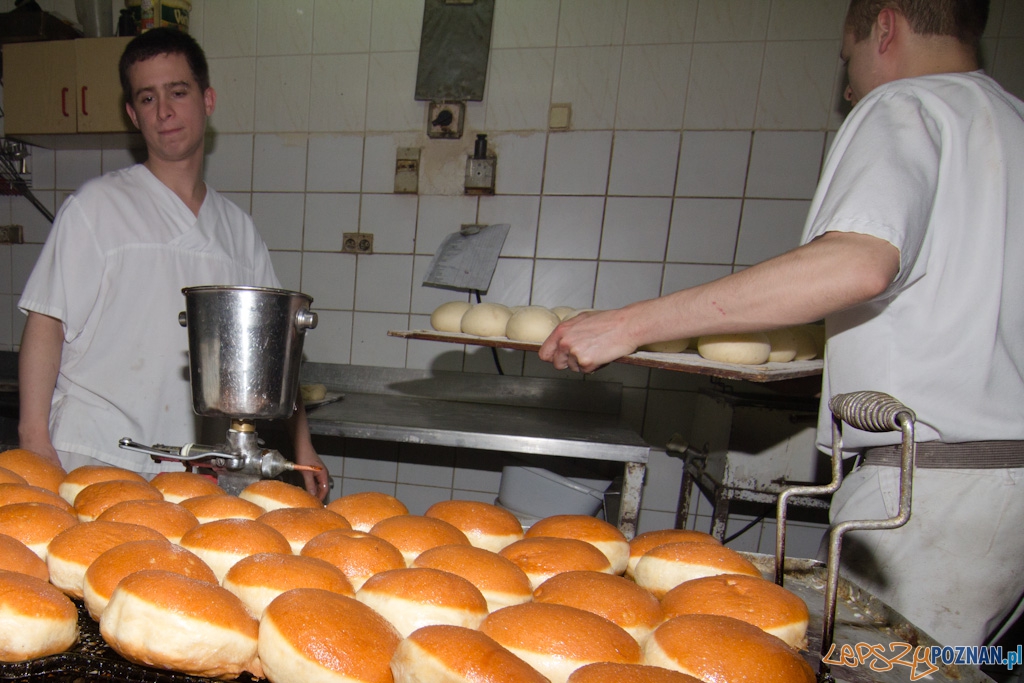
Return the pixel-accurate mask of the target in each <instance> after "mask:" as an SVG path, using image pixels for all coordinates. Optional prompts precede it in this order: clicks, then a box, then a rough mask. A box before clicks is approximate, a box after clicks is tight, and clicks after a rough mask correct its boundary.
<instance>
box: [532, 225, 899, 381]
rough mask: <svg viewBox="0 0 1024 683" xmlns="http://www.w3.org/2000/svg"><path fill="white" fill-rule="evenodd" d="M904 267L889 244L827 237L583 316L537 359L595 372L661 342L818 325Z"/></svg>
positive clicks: (875, 291) (565, 326)
mask: <svg viewBox="0 0 1024 683" xmlns="http://www.w3.org/2000/svg"><path fill="white" fill-rule="evenodd" d="M899 268H900V258H899V250H898V249H897V248H896V247H894V246H893V245H892V244H890V243H888V242H886V241H885V240H882V239H879V238H877V237H872V236H870V235H862V234H858V233H845V232H829V233H826V234H824V235H822V236H821V237H819V238H817V239H815V240H814V241H812V242H810V243H808V244H805V245H803V246H801V247H798V248H796V249H794V250H792V251H789V252H787V253H785V254H782V255H780V256H777V257H775V258H773V259H769V260H768V261H764V262H763V263H759V264H757V265H756V266H752V267H750V268H747V269H745V270H742V271H740V272H738V273H734V274H732V275H729V276H727V277H724V278H722V279H720V280H716V281H714V282H710V283H708V284H705V285H700V286H697V287H692V288H689V289H684V290H681V291H679V292H675V293H673V294H667V295H665V296H662V297H659V298H657V299H649V300H647V301H639V302H637V303H634V304H630V305H628V306H625V307H623V308H619V309H616V310H612V311H602V312H599V313H583V314H580V315H578V316H576V317H575V318H571V319H569V320H567V321H565V322H564V323H562V324H561V325H559V326H558V327H557V328H556V329H555V331H554V332H552V333H551V336H550V337H548V339H547V340H546V341H545V342H544V344H543V345H542V346H541V348H540V352H539V355H540V358H541V360H545V361H548V362H550V363H552V364H553V365H554V366H555V367H556V368H558V369H560V370H561V369H565V368H567V367H568V368H571V369H572V370H576V371H579V372H593V371H594V370H596V369H598V368H599V367H601V366H603V365H605V364H607V363H610V362H611V361H613V360H615V359H617V358H621V357H622V356H625V355H627V354H630V353H632V352H633V351H635V350H636V349H637V348H638V347H639V346H641V345H643V344H649V343H652V342H656V341H667V340H671V339H683V338H686V337H691V338H692V337H697V336H701V335H706V334H725V333H731V332H761V331H765V330H770V329H775V328H779V327H788V326H790V325H798V324H802V323H807V322H812V321H815V320H820V319H821V318H823V317H825V316H826V315H828V314H830V313H834V312H836V311H841V310H843V309H845V308H849V307H850V306H853V305H856V304H859V303H863V302H865V301H868V300H870V299H872V298H874V297H876V296H878V295H879V294H881V293H882V292H883V291H885V288H886V287H888V286H889V284H890V283H891V282H892V281H893V279H894V278H895V277H896V275H897V274H898V273H899Z"/></svg>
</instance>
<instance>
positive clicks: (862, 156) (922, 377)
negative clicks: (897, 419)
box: [804, 71, 1024, 645]
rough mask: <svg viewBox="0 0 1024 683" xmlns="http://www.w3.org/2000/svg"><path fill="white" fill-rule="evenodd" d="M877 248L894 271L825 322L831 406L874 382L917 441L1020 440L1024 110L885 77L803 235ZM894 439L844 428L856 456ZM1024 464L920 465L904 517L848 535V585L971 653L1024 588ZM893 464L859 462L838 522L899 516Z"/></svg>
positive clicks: (856, 115) (851, 119) (855, 113)
mask: <svg viewBox="0 0 1024 683" xmlns="http://www.w3.org/2000/svg"><path fill="white" fill-rule="evenodd" d="M827 231H841V232H854V233H864V234H868V235H873V236H876V237H879V238H881V239H884V240H886V241H888V242H890V243H892V244H893V245H895V246H896V247H897V248H899V250H900V272H899V275H898V276H897V278H896V280H895V282H893V283H892V285H890V287H889V288H888V289H887V290H886V291H885V292H884V293H883V294H882V295H880V296H879V297H877V298H876V299H874V300H872V301H869V302H867V303H864V304H862V305H859V306H855V307H853V308H851V309H849V310H846V311H841V312H839V313H836V314H834V315H832V316H829V317H828V319H827V320H826V328H827V334H828V352H827V354H826V358H825V372H824V377H823V388H822V397H823V400H822V410H821V415H820V419H819V429H818V441H819V446H820V447H822V448H823V449H824V450H826V451H828V450H830V446H831V440H832V436H831V414H830V413H829V411H828V407H827V398H828V397H831V396H834V395H836V394H843V393H849V392H853V391H861V390H871V391H881V392H884V393H887V394H890V395H891V396H893V397H894V398H896V399H897V400H899V401H901V402H902V403H903V404H904V405H906V406H907V407H909V408H910V409H911V410H913V411H914V412H915V413H916V415H917V422H916V424H917V437H916V438H917V441H919V442H922V441H941V442H945V443H960V442H968V441H984V440H1024V301H1022V294H1024V103H1022V102H1021V101H1020V100H1018V99H1016V98H1014V97H1013V96H1011V95H1009V94H1007V93H1006V91H1005V90H1003V89H1002V88H1001V87H1000V86H999V85H998V84H996V83H995V81H993V80H992V79H991V78H989V77H988V76H986V75H985V74H984V73H982V72H980V71H978V72H973V73H968V74H943V75H935V76H926V77H919V78H912V79H904V80H899V81H894V82H892V83H888V84H886V85H883V86H881V87H879V88H876V89H875V90H873V91H872V92H871V93H869V94H868V96H867V97H865V98H864V99H863V100H862V101H861V102H860V103H858V104H857V106H856V107H854V108H853V110H852V111H851V113H850V114H849V116H848V118H847V120H846V122H845V123H844V124H843V126H842V127H841V128H840V130H839V132H838V133H837V135H836V139H835V142H834V144H833V146H832V149H831V151H830V152H829V156H828V159H827V160H826V162H825V168H824V171H823V173H822V179H821V182H820V183H819V186H818V192H817V194H816V195H815V197H814V201H813V202H812V206H811V210H810V213H809V216H808V220H807V224H806V227H805V233H804V235H805V236H804V241H805V242H806V241H810V240H811V239H812V238H814V237H816V236H819V235H821V234H822V233H824V232H827ZM900 438H901V436H900V434H899V433H898V432H886V433H880V434H879V433H867V432H862V431H858V430H855V429H853V428H851V427H849V426H848V425H844V436H843V442H844V446H845V447H847V448H851V449H858V448H864V447H869V446H878V445H885V444H893V443H899V442H900ZM1022 470H1024V468H1016V469H990V470H977V469H974V470H968V469H964V470H961V469H954V470H950V469H945V470H939V469H921V468H919V469H918V470H917V472H916V475H915V480H914V487H913V502H912V507H911V510H912V512H911V519H910V521H909V523H908V524H907V525H906V526H904V527H902V528H901V529H899V530H887V531H875V532H854V533H851V534H848V535H847V536H846V537H845V539H846V540H844V546H843V553H842V556H841V557H842V559H843V564H844V568H845V571H846V572H847V575H848V576H849V577H850V578H851V579H852V580H853V581H854V582H855V583H857V584H859V585H861V586H863V587H864V588H866V589H868V590H869V591H870V592H872V593H874V594H875V595H877V596H878V597H880V598H881V599H882V600H883V601H885V602H886V603H888V604H889V605H891V606H893V607H894V608H896V609H897V611H899V612H901V613H902V614H903V615H904V616H905V617H907V618H908V619H909V620H910V622H911V623H913V624H915V625H917V626H919V627H921V628H923V629H924V630H925V631H926V632H927V633H929V634H930V635H931V636H932V637H933V638H935V639H936V640H938V641H939V642H940V643H943V644H946V645H975V644H980V643H982V642H984V640H985V638H986V636H987V635H988V634H989V633H990V632H992V631H993V630H994V629H997V628H998V627H999V626H1000V623H1001V622H1002V621H1003V620H1005V619H1006V618H1007V616H1008V614H1009V613H1010V612H1012V610H1014V608H1015V607H1016V606H1017V605H1018V604H1019V603H1020V601H1021V596H1022V595H1024V572H1022V571H1021V567H1022V566H1024V534H1021V533H1020V531H1019V529H1020V528H1021V527H1022V525H1024V488H1022V484H1024V471H1022ZM897 477H898V471H897V468H895V467H884V466H881V467H880V466H865V467H862V468H860V469H859V470H858V471H856V472H855V473H853V474H852V476H850V477H849V478H848V479H847V480H846V481H845V482H844V484H843V486H842V488H841V489H840V490H839V492H838V493H836V495H835V496H834V497H833V503H832V513H831V514H832V519H833V522H839V521H843V520H848V519H879V518H884V517H889V516H892V515H894V514H895V512H896V503H897V485H896V481H897Z"/></svg>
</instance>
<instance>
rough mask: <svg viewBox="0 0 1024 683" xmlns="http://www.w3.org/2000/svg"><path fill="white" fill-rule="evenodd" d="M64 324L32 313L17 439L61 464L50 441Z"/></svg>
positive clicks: (21, 366) (21, 367)
mask: <svg viewBox="0 0 1024 683" xmlns="http://www.w3.org/2000/svg"><path fill="white" fill-rule="evenodd" d="M63 349H64V324H63V323H61V321H60V320H57V319H56V318H51V317H50V316H48V315H43V314H41V313H35V312H31V311H30V312H29V314H28V319H27V320H26V321H25V331H24V332H23V333H22V336H21V349H20V350H19V351H18V402H19V405H18V411H19V414H20V417H19V420H18V440H19V442H20V444H21V447H22V448H24V449H26V450H30V451H32V452H33V453H38V454H39V455H42V456H43V457H45V458H47V459H49V460H52V461H53V462H54V463H55V464H58V465H59V464H60V460H59V459H58V458H57V451H56V450H54V448H53V442H52V441H50V404H51V403H52V401H53V390H54V387H56V386H57V374H58V373H59V372H60V356H61V352H62V351H63Z"/></svg>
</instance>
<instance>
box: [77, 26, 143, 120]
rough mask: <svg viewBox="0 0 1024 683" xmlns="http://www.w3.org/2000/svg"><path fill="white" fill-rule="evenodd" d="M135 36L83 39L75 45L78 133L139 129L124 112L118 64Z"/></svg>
mask: <svg viewBox="0 0 1024 683" xmlns="http://www.w3.org/2000/svg"><path fill="white" fill-rule="evenodd" d="M130 40H131V38H130V37H128V38H80V39H78V40H75V41H72V42H74V44H75V64H76V65H75V71H76V76H77V81H78V90H77V94H76V97H77V104H78V132H80V133H107V132H124V131H131V130H135V128H134V126H132V123H131V120H130V119H129V118H128V115H127V114H126V113H125V111H124V97H123V96H122V95H121V79H120V76H118V72H117V64H118V61H119V60H120V59H121V53H122V52H124V46H125V45H127V44H128V41H130Z"/></svg>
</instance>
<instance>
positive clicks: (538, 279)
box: [0, 0, 1024, 554]
mask: <svg viewBox="0 0 1024 683" xmlns="http://www.w3.org/2000/svg"><path fill="white" fill-rule="evenodd" d="M40 4H41V5H42V6H43V8H44V9H47V10H50V11H58V12H61V13H63V14H64V15H65V16H69V17H73V16H74V5H73V3H72V2H71V1H70V0H40ZM13 5H14V0H0V11H10V10H11V9H12V8H13ZM423 6H424V3H423V0H294V1H292V0H256V1H253V0H194V2H193V10H192V16H191V27H192V29H191V30H192V33H193V35H195V36H196V37H197V39H198V40H200V42H201V43H202V44H203V46H204V47H205V49H206V52H207V56H208V57H209V60H210V66H211V74H212V80H213V85H214V87H215V88H216V90H217V92H218V101H217V109H216V112H215V113H214V115H213V117H212V120H211V122H210V134H209V137H208V139H209V144H208V147H207V162H206V177H207V180H208V182H209V183H210V184H211V186H213V187H215V188H217V189H218V190H219V191H221V192H223V193H225V195H226V196H227V197H228V198H229V199H230V200H231V201H234V202H235V203H237V204H238V205H239V206H241V207H243V208H244V209H246V210H247V211H250V212H251V213H252V214H253V215H254V218H255V220H256V222H257V226H258V228H259V229H260V231H261V233H262V234H263V235H264V237H265V239H266V240H267V242H268V244H269V245H270V247H271V249H272V250H273V251H272V258H273V261H274V264H275V268H276V269H277V271H278V274H279V278H280V279H281V281H282V284H283V285H284V286H286V287H290V288H296V289H301V290H302V291H305V292H307V293H309V294H310V295H312V296H313V297H314V308H315V309H316V310H317V311H318V315H319V325H318V327H317V328H316V330H313V331H311V332H310V334H308V335H307V338H306V342H305V354H306V356H307V358H309V359H310V360H313V361H320V362H331V363H355V364H362V365H379V366H387V367H403V366H405V367H417V368H435V369H445V370H459V369H462V370H465V371H467V372H481V373H488V374H494V373H495V372H496V369H495V367H494V361H493V358H492V355H491V353H490V351H489V350H487V349H481V348H480V347H463V346H460V345H446V344H440V343H435V342H407V341H405V340H402V339H397V338H393V337H388V336H387V331H388V330H389V329H403V328H407V327H412V326H419V327H425V326H426V325H428V324H429V320H428V316H429V314H430V312H431V311H432V310H433V309H434V308H435V307H436V306H437V305H439V304H440V303H442V302H444V301H448V300H451V299H454V298H463V299H465V298H467V297H468V295H467V294H465V293H462V294H460V293H456V292H451V291H448V290H441V289H436V288H429V287H423V286H421V284H420V283H421V282H422V278H423V275H424V273H425V271H426V268H427V266H428V264H429V262H430V258H431V257H432V255H433V253H434V251H435V250H436V248H437V246H438V245H439V244H440V241H441V239H443V237H444V236H445V235H447V234H448V233H450V232H453V231H455V230H457V229H458V227H459V225H460V224H461V223H466V222H476V221H480V222H486V223H501V222H504V223H509V224H510V225H511V226H512V227H511V230H510V233H509V236H508V239H507V240H506V243H505V246H504V249H503V251H502V257H501V259H500V260H499V263H498V266H497V268H496V270H495V273H494V277H493V279H492V282H491V287H490V288H489V290H488V291H487V292H486V293H485V294H484V299H485V300H487V301H498V302H503V303H507V304H513V305H514V304H524V303H535V304H542V305H549V306H554V305H569V306H573V307H577V308H590V307H593V306H616V305H621V304H624V303H628V302H629V301H631V300H636V299H640V298H647V297H651V296H656V295H658V294H659V293H667V292H671V291H675V290H677V289H679V288H682V287H686V286H692V285H695V284H700V283H703V282H707V281H709V280H712V279H715V278H718V277H721V276H723V275H725V274H728V273H730V272H732V271H733V270H734V269H736V268H741V267H744V266H747V265H750V264H753V263H756V262H757V261H759V260H762V259H764V258H767V257H770V256H772V255H774V254H776V253H779V252H780V251H783V250H785V249H788V248H791V247H793V246H795V245H796V244H797V241H798V239H799V236H800V232H801V230H802V224H803V220H804V214H805V212H806V210H807V204H808V201H807V200H808V198H809V197H810V195H811V192H812V191H813V188H814V184H815V181H816V179H817V175H818V172H819V170H820V164H821V158H822V156H823V153H824V150H825V149H826V145H827V144H828V143H829V142H831V138H832V133H833V132H834V130H835V129H836V128H837V127H838V125H839V124H840V123H841V121H842V116H841V113H840V112H841V110H842V108H841V107H840V106H838V96H839V91H840V88H841V77H842V72H841V69H840V68H839V64H838V48H839V40H840V37H841V28H840V27H841V23H842V18H843V16H844V13H845V7H846V0H516V1H515V2H503V1H499V2H497V3H496V9H495V18H494V27H493V31H492V40H491V53H490V55H489V60H488V71H487V79H486V87H485V93H484V99H483V101H481V102H470V103H468V106H467V119H466V132H465V134H464V136H463V139H462V140H459V141H455V142H453V141H447V140H431V139H428V138H427V137H426V134H425V122H426V105H425V103H423V102H419V101H416V100H415V99H414V98H413V96H412V93H413V87H414V83H415V78H416V67H417V61H418V50H419V41H420V27H421V19H422V15H423ZM1022 6H1024V5H1022V4H1021V3H1020V2H1015V1H1009V0H1007V1H1003V0H998V1H997V2H995V3H993V12H992V21H991V22H990V27H989V30H988V31H987V32H986V36H985V42H984V55H985V58H986V67H987V68H988V69H989V71H990V72H991V73H992V74H993V75H994V76H995V77H996V78H997V79H999V80H1000V81H1001V82H1003V83H1004V84H1005V85H1006V86H1007V87H1008V88H1009V89H1010V90H1011V91H1013V92H1015V93H1016V94H1017V95H1018V96H1020V95H1024V67H1022V65H1024V10H1022V9H1021V7H1022ZM552 102H564V103H568V104H570V105H571V107H572V123H571V126H570V128H569V130H567V131H550V130H548V127H547V124H548V113H549V106H550V104H551V103H552ZM0 125H2V119H0ZM476 133H486V134H487V135H488V137H489V142H490V149H491V151H492V152H493V153H495V154H496V155H497V158H498V165H497V177H496V187H497V194H496V195H495V196H493V197H482V198H478V197H468V196H465V195H464V194H463V193H462V191H461V188H462V175H463V173H464V168H465V163H464V156H465V154H466V153H467V152H468V151H469V150H470V149H471V147H472V141H473V139H474V137H475V134H476ZM398 147H418V148H420V149H421V154H422V156H421V159H422V160H423V170H422V171H421V177H420V187H421V193H420V194H418V195H396V194H394V193H393V188H394V170H395V152H396V149H397V148H398ZM133 159H134V157H133V156H132V153H131V152H130V151H129V150H126V149H121V148H118V147H116V146H109V145H108V146H107V148H106V149H104V150H103V151H102V152H101V151H100V149H98V148H95V149H94V148H87V149H64V148H62V149H59V150H57V151H53V150H50V149H45V148H35V149H34V150H33V156H32V171H33V178H32V180H33V186H34V189H35V191H36V194H37V196H38V197H39V199H40V200H41V201H42V202H43V203H44V204H46V205H47V206H50V207H51V208H54V209H55V208H56V207H57V206H58V205H59V204H60V202H61V201H63V199H64V197H65V196H66V195H67V194H68V193H69V192H71V191H73V190H74V189H76V188H77V187H78V186H79V185H80V184H81V183H82V182H84V181H85V180H87V179H89V178H91V177H93V176H95V175H97V174H99V173H100V172H101V171H107V170H111V169H113V168H119V167H122V166H124V165H126V164H128V163H131V161H132V160H133ZM8 220H9V221H11V222H14V223H18V224H21V225H23V226H24V228H25V236H26V240H27V242H28V243H27V244H25V245H16V246H13V247H0V348H16V347H17V342H18V340H19V339H20V334H21V329H22V327H23V324H24V318H23V316H22V315H21V314H20V313H18V312H17V311H16V310H15V304H16V299H17V295H18V294H19V292H20V291H21V289H22V287H23V285H24V282H25V280H26V279H27V277H28V273H29V271H30V269H31V267H32V264H33V263H34V262H35V259H36V257H37V255H38V253H39V249H40V245H41V243H42V242H43V241H44V240H45V237H46V235H47V233H48V225H47V224H46V221H45V219H43V218H42V216H41V215H40V214H39V213H38V212H37V211H36V210H35V209H34V208H33V207H32V206H31V204H29V203H28V201H27V200H25V199H23V198H14V199H7V198H0V222H7V221H8ZM356 230H361V231H365V232H372V233H373V234H374V237H375V251H376V253H375V254H373V255H372V256H360V257H356V256H353V255H348V254H341V253H340V244H341V242H340V234H341V233H342V232H346V231H356ZM500 358H501V363H502V368H503V370H504V371H505V372H506V373H509V374H529V375H539V376H552V377H572V378H573V379H576V380H579V377H578V376H574V375H570V374H566V373H560V372H557V371H554V370H552V369H551V368H550V367H549V366H547V365H546V364H543V363H540V362H539V361H538V360H537V359H536V356H535V355H534V354H524V353H523V352H518V351H514V352H512V351H509V352H506V351H503V352H502V353H501V354H500ZM666 375H668V376H666ZM588 381H616V382H620V383H623V384H624V385H625V386H626V387H627V389H626V399H625V407H624V409H623V416H624V418H625V419H627V420H628V421H629V423H630V424H633V425H635V426H636V427H637V429H639V430H642V433H643V435H644V437H645V438H646V439H648V440H649V441H650V442H651V443H653V444H655V445H658V444H663V443H664V442H665V440H667V439H668V437H670V436H671V435H672V434H673V433H675V432H680V431H682V432H685V430H686V429H688V427H689V424H688V423H689V419H690V416H691V414H692V405H691V402H692V397H693V395H694V391H695V390H696V388H697V387H698V386H700V384H699V382H697V381H696V380H694V379H693V378H692V377H689V376H678V375H677V374H676V373H664V372H660V371H653V372H651V371H647V370H638V369H632V368H629V369H624V368H622V367H617V366H616V367H613V368H609V369H606V370H603V371H601V372H600V373H598V374H597V375H595V376H594V377H591V378H588ZM346 450H347V452H346V453H344V457H341V456H340V455H339V457H337V458H332V459H331V467H332V476H334V477H336V478H338V479H339V482H338V483H339V487H338V488H337V489H336V490H335V492H334V493H333V494H332V495H335V496H336V495H341V494H342V493H351V492H353V491H355V490H382V491H386V492H388V493H392V494H394V493H395V492H396V491H399V492H400V493H401V494H402V495H404V496H407V497H408V498H409V500H410V501H414V502H415V505H414V506H413V507H417V509H418V508H421V507H423V508H424V509H425V507H424V506H426V505H427V504H429V502H430V501H433V500H436V499H439V498H443V497H445V496H448V495H452V494H453V492H462V493H465V494H466V495H474V496H483V497H484V498H483V499H486V498H487V497H488V496H491V497H493V495H494V494H496V492H497V486H498V483H499V481H500V464H498V460H497V456H496V455H495V454H489V453H479V452H468V451H466V452H462V451H460V452H458V453H457V454H456V455H455V456H451V455H450V454H448V453H440V452H436V453H431V454H429V455H428V456H424V457H425V458H426V460H423V459H421V460H418V461H417V460H415V457H420V456H413V455H400V454H399V450H398V448H397V446H395V445H394V444H391V445H388V444H374V445H372V446H369V445H362V446H360V445H353V446H352V448H351V449H346ZM677 466H678V462H677V461H675V460H673V459H671V458H669V459H667V460H665V459H663V458H662V457H658V458H656V459H655V460H654V461H652V468H651V471H652V474H651V476H650V477H649V479H648V483H647V487H646V490H645V495H644V501H643V507H644V512H643V515H642V517H641V523H640V529H641V531H643V530H648V529H651V528H659V527H663V526H670V525H671V524H673V523H674V509H675V502H676V498H677V496H678V490H677V488H678V485H677V483H676V481H677V480H676V476H677V472H676V470H675V469H674V468H675V467H677ZM435 475H436V476H435ZM428 480H429V481H428ZM709 515H710V508H709V507H707V506H706V505H704V502H699V503H698V505H697V506H696V509H695V510H694V512H693V514H692V515H691V519H690V520H689V521H688V522H687V526H690V527H691V528H692V527H694V526H696V527H698V528H702V529H707V528H708V527H709V524H710V520H709ZM739 522H740V520H739V519H737V523H739ZM773 533H774V530H773V528H770V525H769V524H765V525H764V528H763V530H761V529H756V530H752V531H751V532H748V534H745V535H744V536H743V537H741V539H740V540H739V541H738V542H739V543H742V544H753V547H757V545H758V541H756V540H751V539H757V538H760V547H761V548H762V549H764V548H765V543H766V539H768V537H769V536H771V535H772V534H773ZM801 534H803V536H806V542H805V541H804V540H794V541H793V542H794V543H795V544H796V546H795V547H798V548H799V550H798V551H797V554H809V553H810V552H811V546H816V543H817V538H816V536H817V537H820V530H819V529H817V528H815V527H814V526H813V525H810V526H808V527H807V530H806V532H801ZM796 537H801V538H802V536H801V535H800V534H796V536H794V535H791V536H790V538H791V539H794V538H796Z"/></svg>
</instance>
